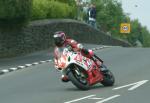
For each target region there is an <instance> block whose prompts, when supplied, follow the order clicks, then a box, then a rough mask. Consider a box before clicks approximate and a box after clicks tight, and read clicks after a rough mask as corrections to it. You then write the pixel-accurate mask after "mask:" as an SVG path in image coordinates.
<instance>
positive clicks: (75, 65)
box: [55, 47, 115, 90]
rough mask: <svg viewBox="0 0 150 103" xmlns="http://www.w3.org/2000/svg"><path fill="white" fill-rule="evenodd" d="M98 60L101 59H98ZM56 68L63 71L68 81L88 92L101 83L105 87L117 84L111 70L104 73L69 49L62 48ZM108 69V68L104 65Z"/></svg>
mask: <svg viewBox="0 0 150 103" xmlns="http://www.w3.org/2000/svg"><path fill="white" fill-rule="evenodd" d="M97 60H100V58H98V57H97ZM55 67H57V69H58V70H60V71H63V73H65V75H66V76H68V79H69V80H70V81H71V82H72V83H73V84H74V85H75V86H76V87H77V88H79V89H81V90H88V89H89V88H90V87H91V86H92V85H94V84H96V83H101V84H103V85H104V86H112V85H113V84H114V82H115V79H114V76H113V74H112V72H111V71H110V70H108V69H107V71H105V72H102V71H101V69H100V67H98V66H97V65H96V64H95V62H94V61H93V60H91V59H89V58H86V57H84V56H82V54H81V53H80V52H74V51H72V50H70V49H69V48H67V47H65V48H60V50H59V53H58V60H57V63H56V61H55ZM103 67H105V68H106V66H104V65H103Z"/></svg>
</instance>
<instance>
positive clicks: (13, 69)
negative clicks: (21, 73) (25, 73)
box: [9, 68, 17, 71]
mask: <svg viewBox="0 0 150 103" xmlns="http://www.w3.org/2000/svg"><path fill="white" fill-rule="evenodd" d="M9 69H10V70H13V71H15V70H17V68H9Z"/></svg>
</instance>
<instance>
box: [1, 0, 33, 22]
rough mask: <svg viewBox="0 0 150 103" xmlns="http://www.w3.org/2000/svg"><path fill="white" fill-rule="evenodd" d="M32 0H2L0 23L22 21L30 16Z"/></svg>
mask: <svg viewBox="0 0 150 103" xmlns="http://www.w3.org/2000/svg"><path fill="white" fill-rule="evenodd" d="M31 7H32V0H0V23H1V24H3V23H4V24H5V23H14V22H15V23H16V22H17V23H20V22H24V21H26V20H27V19H28V18H29V17H30V13H31Z"/></svg>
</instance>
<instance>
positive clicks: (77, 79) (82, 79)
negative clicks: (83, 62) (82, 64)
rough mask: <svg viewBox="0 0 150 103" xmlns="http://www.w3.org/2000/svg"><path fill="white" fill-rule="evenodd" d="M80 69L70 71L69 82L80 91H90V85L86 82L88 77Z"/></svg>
mask: <svg viewBox="0 0 150 103" xmlns="http://www.w3.org/2000/svg"><path fill="white" fill-rule="evenodd" d="M79 69H80V68H77V67H76V68H75V69H73V70H70V71H69V73H68V78H69V80H70V81H71V82H72V83H73V84H74V85H75V86H76V87H77V88H79V89H81V90H88V89H90V86H89V83H88V81H87V80H86V78H87V77H86V75H85V74H84V72H83V71H81V70H79Z"/></svg>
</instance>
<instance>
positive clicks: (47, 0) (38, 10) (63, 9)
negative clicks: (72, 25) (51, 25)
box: [32, 0, 76, 20]
mask: <svg viewBox="0 0 150 103" xmlns="http://www.w3.org/2000/svg"><path fill="white" fill-rule="evenodd" d="M75 15H76V7H75V6H70V5H69V4H67V3H62V2H58V1H53V0H33V8H32V20H36V19H47V18H73V17H75Z"/></svg>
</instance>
